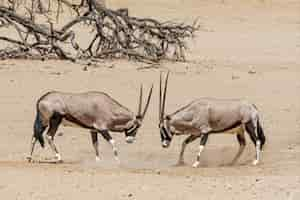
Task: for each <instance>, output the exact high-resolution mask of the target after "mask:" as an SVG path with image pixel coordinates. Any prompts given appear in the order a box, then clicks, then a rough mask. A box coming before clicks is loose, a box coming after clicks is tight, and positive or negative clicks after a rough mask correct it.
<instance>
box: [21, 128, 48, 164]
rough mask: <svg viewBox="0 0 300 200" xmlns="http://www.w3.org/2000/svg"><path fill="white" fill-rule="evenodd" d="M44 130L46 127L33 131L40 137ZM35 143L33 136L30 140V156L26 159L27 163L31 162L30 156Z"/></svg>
mask: <svg viewBox="0 0 300 200" xmlns="http://www.w3.org/2000/svg"><path fill="white" fill-rule="evenodd" d="M46 128H47V126H42V127H40V129H37V130H35V131H38V132H39V133H38V134H39V135H42V134H43V132H44V131H45V129H46ZM36 142H37V139H36V138H35V137H34V135H33V136H32V139H31V143H30V154H29V155H28V156H27V157H26V158H27V160H28V162H31V161H32V155H33V152H34V147H35V144H36Z"/></svg>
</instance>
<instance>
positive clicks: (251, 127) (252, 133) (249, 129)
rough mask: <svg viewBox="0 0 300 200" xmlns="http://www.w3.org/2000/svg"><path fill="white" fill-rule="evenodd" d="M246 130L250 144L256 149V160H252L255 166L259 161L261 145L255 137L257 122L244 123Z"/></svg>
mask: <svg viewBox="0 0 300 200" xmlns="http://www.w3.org/2000/svg"><path fill="white" fill-rule="evenodd" d="M246 130H247V132H248V134H249V136H250V138H251V140H252V142H253V143H254V145H255V149H256V158H255V159H254V160H253V162H252V163H253V165H257V164H258V163H259V160H260V151H261V150H260V149H261V148H260V145H261V141H260V140H259V139H258V137H257V121H255V120H253V121H250V122H248V123H246Z"/></svg>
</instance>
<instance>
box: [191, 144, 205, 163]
mask: <svg viewBox="0 0 300 200" xmlns="http://www.w3.org/2000/svg"><path fill="white" fill-rule="evenodd" d="M203 149H204V146H203V145H200V146H199V153H198V155H197V160H196V161H195V162H194V164H193V167H198V166H199V164H200V155H201V152H202V151H203Z"/></svg>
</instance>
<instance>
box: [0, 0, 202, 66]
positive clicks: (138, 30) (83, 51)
mask: <svg viewBox="0 0 300 200" xmlns="http://www.w3.org/2000/svg"><path fill="white" fill-rule="evenodd" d="M31 1H34V0H31ZM12 2H13V3H11V4H8V6H0V40H2V41H5V42H6V43H8V44H10V45H8V46H6V47H5V48H2V49H0V59H8V58H26V59H50V58H56V59H67V60H72V61H75V60H77V59H91V58H92V59H107V58H128V59H134V60H138V61H143V62H159V61H160V60H162V59H172V60H177V61H184V60H185V49H186V39H188V38H191V37H193V34H194V33H195V31H196V30H197V29H198V26H197V25H196V23H194V24H193V25H186V24H183V23H182V24H179V23H174V22H159V21H158V20H155V19H151V18H138V17H132V16H130V15H129V14H128V9H119V10H111V9H108V8H105V7H104V6H99V4H98V3H97V1H95V0H82V1H81V3H80V4H78V5H76V4H71V3H70V2H69V1H67V0H57V7H56V9H57V10H56V12H57V18H59V13H60V10H59V9H61V8H62V7H67V8H70V9H72V10H73V11H74V12H75V13H77V15H76V17H74V18H73V19H71V20H69V21H68V22H67V23H66V24H64V25H63V26H61V27H60V28H58V27H56V26H55V24H54V22H53V20H50V19H49V20H48V22H47V23H43V24H38V23H36V20H35V19H36V18H37V17H38V15H43V16H46V17H47V16H48V14H49V13H50V9H49V7H50V6H49V5H50V2H48V3H49V4H48V10H47V9H46V6H45V5H43V4H42V3H41V2H40V1H39V0H37V1H35V4H37V5H39V6H34V4H33V3H34V2H31V3H32V7H31V8H30V9H28V8H27V9H26V13H27V16H25V15H21V14H19V13H18V12H16V10H17V9H18V8H16V6H15V1H12ZM38 2H39V3H38ZM43 2H44V1H43ZM9 5H10V6H9ZM35 7H38V9H39V12H37V10H36V8H35ZM82 25H84V26H88V28H90V29H91V30H92V31H91V32H90V34H89V35H88V36H86V37H88V38H89V39H88V41H89V42H88V44H85V45H80V43H79V42H78V37H79V36H78V35H77V32H76V30H78V29H76V26H82ZM4 28H6V29H7V28H13V29H14V30H15V31H16V32H17V34H16V35H17V37H16V36H15V37H9V36H5V35H4V36H3V35H1V29H4Z"/></svg>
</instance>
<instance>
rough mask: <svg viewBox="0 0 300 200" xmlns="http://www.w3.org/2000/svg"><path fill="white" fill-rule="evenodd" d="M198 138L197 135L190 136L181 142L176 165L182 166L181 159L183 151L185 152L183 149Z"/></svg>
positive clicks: (182, 161)
mask: <svg viewBox="0 0 300 200" xmlns="http://www.w3.org/2000/svg"><path fill="white" fill-rule="evenodd" d="M199 137H200V136H199V135H197V136H196V135H190V136H188V137H187V138H186V139H185V140H184V141H183V142H182V145H181V151H180V154H179V160H178V163H177V165H182V164H184V158H183V156H184V151H185V148H186V146H187V145H188V144H189V143H191V142H193V141H195V140H196V139H197V138H199Z"/></svg>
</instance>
